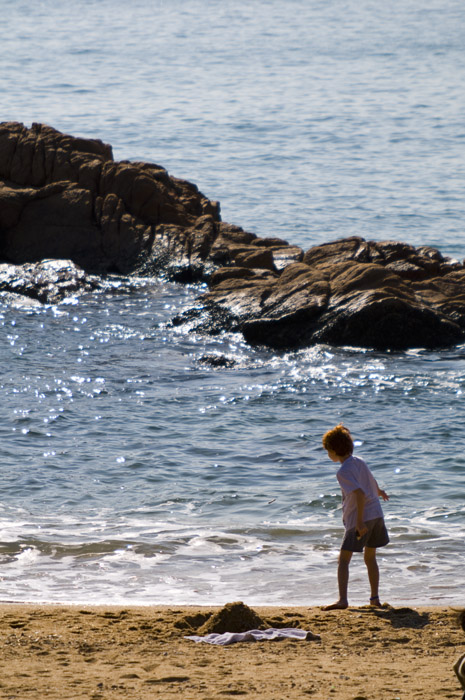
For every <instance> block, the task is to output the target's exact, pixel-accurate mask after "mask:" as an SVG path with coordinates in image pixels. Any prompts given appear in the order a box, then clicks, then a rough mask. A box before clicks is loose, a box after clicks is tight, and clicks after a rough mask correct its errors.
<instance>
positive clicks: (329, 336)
mask: <svg viewBox="0 0 465 700" xmlns="http://www.w3.org/2000/svg"><path fill="white" fill-rule="evenodd" d="M202 304H203V306H202V307H201V309H200V310H199V309H197V310H196V311H195V313H194V314H192V313H191V314H190V317H191V320H192V316H193V315H195V316H197V323H198V327H199V328H205V329H206V330H208V331H209V332H213V333H217V332H219V331H221V330H225V329H226V330H230V331H236V332H237V331H239V332H241V333H243V335H244V337H245V338H246V340H248V341H249V342H250V343H254V344H263V345H268V346H272V347H276V348H283V349H284V348H298V347H305V346H308V345H312V344H315V343H329V344H333V345H351V346H359V347H360V346H361V347H368V348H376V349H381V350H387V349H393V350H401V349H406V348H412V347H425V348H438V347H445V346H448V345H453V344H456V343H459V342H463V340H464V339H465V268H464V266H463V265H462V264H461V263H458V262H456V261H452V260H448V259H445V258H444V257H443V256H442V255H441V254H440V253H439V251H437V250H436V249H434V248H429V247H421V248H414V247H413V246H409V245H406V244H404V243H398V242H395V241H382V242H372V241H365V240H364V239H363V238H359V237H353V238H347V239H343V240H340V241H335V242H332V243H327V244H324V245H320V246H315V247H314V248H311V249H310V250H308V251H307V252H306V253H305V255H304V256H303V259H302V261H301V262H298V263H292V264H290V265H288V266H286V267H285V268H284V270H282V271H281V272H280V273H277V272H272V271H264V270H253V269H252V270H251V269H248V268H244V267H238V266H233V267H228V268H223V269H220V270H218V271H217V272H215V273H214V274H213V275H212V277H211V279H210V290H209V291H208V292H207V293H206V294H205V295H204V296H203V297H202ZM194 320H195V319H194ZM176 322H179V319H178V320H177V321H176Z"/></svg>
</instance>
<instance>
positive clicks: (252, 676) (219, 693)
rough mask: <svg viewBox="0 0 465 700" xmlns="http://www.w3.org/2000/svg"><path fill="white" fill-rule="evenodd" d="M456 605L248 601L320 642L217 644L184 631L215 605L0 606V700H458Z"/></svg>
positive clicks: (272, 621)
mask: <svg viewBox="0 0 465 700" xmlns="http://www.w3.org/2000/svg"><path fill="white" fill-rule="evenodd" d="M460 609H461V608H459V607H458V606H457V607H455V606H453V607H450V606H439V605H438V606H418V607H414V608H413V607H397V608H393V607H388V606H387V607H385V608H369V607H368V606H359V607H356V606H354V607H349V608H348V609H347V610H342V611H340V610H335V611H328V612H324V611H322V610H321V609H320V608H319V607H316V606H313V607H302V606H256V607H254V608H253V610H254V611H255V612H256V613H257V614H258V615H259V616H260V617H261V618H262V619H263V620H265V621H266V623H267V625H269V626H276V627H298V628H300V629H305V630H307V631H311V632H312V633H314V634H317V635H320V637H321V639H320V640H319V641H295V640H282V641H279V642H270V641H264V642H253V643H252V642H243V643H239V644H233V645H231V646H227V647H218V646H212V645H209V644H203V643H195V642H193V641H190V640H187V639H185V637H186V636H187V635H189V634H193V633H195V632H196V631H197V630H196V628H198V627H199V626H200V625H201V623H202V622H203V621H204V620H205V619H206V618H208V615H209V614H210V613H215V612H217V611H219V610H221V606H213V605H212V606H210V605H202V606H199V605H147V606H145V605H128V606H122V605H111V604H108V605H79V604H66V605H65V604H61V603H44V604H36V603H15V602H13V603H7V602H3V603H0V655H1V656H0V658H1V661H2V669H3V673H2V678H1V679H0V698H5V699H6V698H11V697H21V698H24V697H33V698H39V697H47V698H51V699H52V700H54V699H56V700H63V699H64V698H70V699H71V698H72V699H73V700H78V699H80V698H83V699H84V698H86V699H87V698H93V700H105V699H106V698H109V697H111V698H112V699H113V698H137V699H138V700H148V699H149V698H153V697H154V696H158V695H160V696H163V697H182V698H189V700H207V699H208V698H212V699H217V698H221V697H228V696H235V695H241V696H243V697H249V698H256V697H260V698H263V699H264V700H276V698H290V699H291V700H297V699H301V698H304V697H312V696H313V697H315V698H318V699H319V698H329V697H334V698H337V700H355V698H358V699H359V700H361V699H362V698H366V699H367V700H370V699H372V698H376V700H394V699H395V698H408V699H410V698H418V699H419V700H420V698H421V700H430V699H431V700H437V699H438V698H441V697H444V698H446V697H449V698H453V697H457V698H459V697H461V695H460V693H461V691H460V685H459V683H458V680H457V678H456V676H455V673H454V671H453V665H454V663H455V661H456V660H457V658H458V657H459V656H460V655H461V654H463V653H464V652H465V633H464V631H463V630H462V629H461V627H460V625H459V621H458V615H459V611H460Z"/></svg>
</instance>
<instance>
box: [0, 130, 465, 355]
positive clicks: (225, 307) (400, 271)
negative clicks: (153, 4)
mask: <svg viewBox="0 0 465 700" xmlns="http://www.w3.org/2000/svg"><path fill="white" fill-rule="evenodd" d="M44 259H57V260H63V259H65V263H63V265H65V267H66V265H72V263H74V265H77V266H80V268H82V270H81V272H79V271H78V269H77V268H76V272H75V273H74V277H75V280H77V278H78V277H79V275H80V274H81V273H82V275H84V271H85V272H86V273H108V272H117V273H121V274H138V273H139V274H144V275H150V274H157V275H158V274H163V275H165V276H167V277H169V278H171V279H175V280H182V281H196V280H206V281H208V284H209V291H208V292H207V293H206V294H205V295H203V296H202V297H201V298H200V300H199V304H198V305H196V308H195V309H194V310H192V311H190V312H188V313H187V314H185V315H184V316H183V317H182V318H178V319H175V320H174V323H183V322H186V321H190V322H191V323H193V324H194V325H195V326H196V327H197V328H203V329H205V330H208V331H209V332H212V333H218V332H221V331H223V330H233V331H239V332H241V333H243V335H244V336H245V338H246V339H247V340H248V341H249V342H251V343H255V344H265V345H268V346H272V347H276V348H298V347H304V346H307V345H311V344H313V343H330V344H336V345H355V346H363V347H369V348H377V349H382V350H386V349H405V348H409V347H426V348H436V347H443V346H448V345H453V344H456V343H458V342H463V341H464V339H465V269H464V266H463V265H462V264H461V263H459V262H457V261H452V260H449V259H446V258H444V257H443V256H442V255H441V254H440V252H439V251H438V250H436V249H434V248H429V247H419V248H414V247H412V246H410V245H407V244H405V243H399V242H396V241H381V242H374V241H366V240H364V239H363V238H360V237H353V238H347V239H343V240H339V241H334V242H331V243H327V244H324V245H319V246H315V247H313V248H311V249H310V250H308V251H306V252H305V253H304V251H303V250H302V249H301V248H299V247H297V246H292V245H289V244H288V243H287V242H286V241H283V240H280V239H277V238H258V237H257V236H255V235H254V234H252V233H248V232H246V231H244V230H243V229H241V228H240V227H238V226H233V225H231V224H228V223H225V222H222V221H221V218H220V213H219V205H218V203H217V202H212V201H210V200H209V199H207V198H206V197H205V196H204V195H203V194H202V193H201V192H199V191H198V189H197V187H196V186H195V185H193V184H191V183H189V182H186V181H184V180H180V179H177V178H174V177H172V176H170V175H169V174H168V173H167V172H166V170H165V169H164V168H162V167H161V166H158V165H154V164H149V163H139V162H138V163H135V162H129V161H123V162H115V161H114V160H113V157H112V150H111V147H110V146H108V145H105V144H103V143H102V142H101V141H98V140H93V139H81V138H74V137H72V136H67V135H64V134H61V133H60V132H58V131H56V130H55V129H52V128H51V127H49V126H44V125H40V124H33V125H32V127H31V128H30V129H28V128H26V127H25V126H23V125H22V124H19V123H17V122H12V123H4V124H0V260H3V261H4V263H5V264H8V265H10V266H11V265H16V266H17V267H16V270H13V268H12V267H10V268H9V271H8V270H7V269H6V268H4V277H5V278H6V277H8V276H10V277H11V278H12V279H13V278H14V279H15V280H16V281H14V283H8V284H9V285H10V287H11V285H12V284H13V286H14V287H15V289H19V288H20V287H21V282H20V279H21V280H23V281H24V284H23V292H22V293H24V294H27V288H28V285H30V292H29V296H32V297H34V296H35V298H39V299H41V298H43V299H45V300H48V301H50V299H52V298H53V292H52V291H51V289H52V287H53V284H52V283H50V284H49V286H48V289H49V291H48V292H45V291H44V289H45V287H46V286H47V285H45V286H44V285H42V287H41V283H40V279H39V282H37V279H38V278H37V273H36V271H34V270H33V269H32V268H31V269H29V268H28V267H27V266H28V265H30V264H31V263H34V264H36V263H38V262H39V261H42V260H44ZM70 261H72V263H71V262H70ZM50 264H51V263H50V262H49V263H48V265H50ZM18 266H23V267H21V269H20V268H19V267H18ZM34 269H35V268H34ZM39 278H40V275H39ZM82 279H83V280H84V277H83V278H82ZM28 280H29V281H28ZM34 280H35V281H34ZM4 284H5V285H6V286H4V287H3V289H4V290H5V289H6V288H7V286H8V285H7V284H6V282H5V283H4ZM73 284H74V283H73ZM76 284H78V283H77V281H76ZM85 284H87V282H85V283H83V284H82V285H81V287H82V288H86V287H85ZM65 286H66V285H62V290H63V293H64V289H65ZM78 286H79V285H78ZM71 287H72V284H71V285H69V288H70V289H71ZM31 290H32V291H31ZM34 290H35V291H34ZM61 293H62V292H59V293H58V297H57V298H60V294H61Z"/></svg>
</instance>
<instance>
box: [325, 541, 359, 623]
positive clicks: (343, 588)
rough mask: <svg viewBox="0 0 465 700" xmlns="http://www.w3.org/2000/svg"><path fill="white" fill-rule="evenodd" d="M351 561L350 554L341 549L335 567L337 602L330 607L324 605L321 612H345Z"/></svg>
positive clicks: (347, 604) (347, 603)
mask: <svg viewBox="0 0 465 700" xmlns="http://www.w3.org/2000/svg"><path fill="white" fill-rule="evenodd" d="M351 559H352V552H349V551H348V550H347V549H341V551H340V554H339V563H338V567H337V583H338V586H339V600H338V601H337V602H336V603H332V604H331V605H326V606H325V607H324V608H323V610H345V609H346V608H348V607H349V601H348V599H347V588H348V586H349V564H350V560H351Z"/></svg>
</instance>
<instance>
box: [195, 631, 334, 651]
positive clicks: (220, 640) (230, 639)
mask: <svg viewBox="0 0 465 700" xmlns="http://www.w3.org/2000/svg"><path fill="white" fill-rule="evenodd" d="M186 639H192V641H194V642H206V644H219V645H221V646H224V647H225V646H227V645H228V644H235V643H236V642H262V641H264V640H270V641H275V640H278V639H300V640H312V641H315V640H319V639H320V637H319V635H317V634H313V633H312V632H307V631H306V630H298V629H295V628H294V627H287V628H284V629H278V628H276V627H271V628H270V629H267V630H249V631H248V632H224V633H223V634H216V633H212V634H207V635H206V636H205V637H198V636H197V635H191V636H189V637H186Z"/></svg>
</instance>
